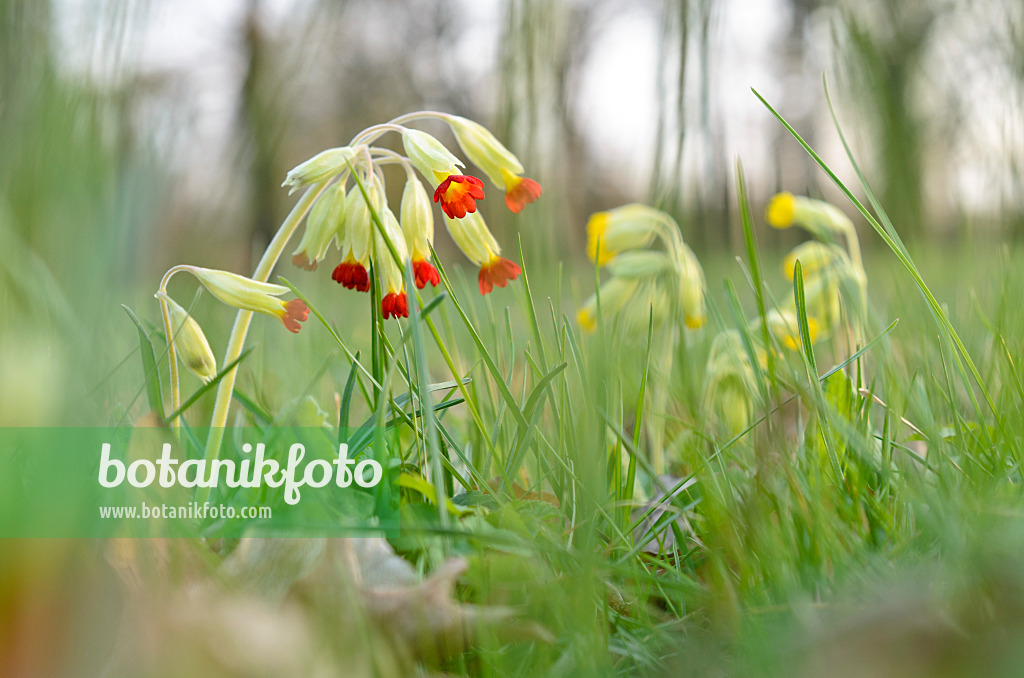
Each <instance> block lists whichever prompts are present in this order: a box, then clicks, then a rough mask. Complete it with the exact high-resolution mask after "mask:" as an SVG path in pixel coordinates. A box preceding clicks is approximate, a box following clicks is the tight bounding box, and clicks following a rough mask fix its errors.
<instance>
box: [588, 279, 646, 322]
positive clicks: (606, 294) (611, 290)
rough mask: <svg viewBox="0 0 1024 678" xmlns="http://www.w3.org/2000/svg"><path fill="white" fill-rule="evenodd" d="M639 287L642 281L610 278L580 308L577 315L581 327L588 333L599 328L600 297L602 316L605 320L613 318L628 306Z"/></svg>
mask: <svg viewBox="0 0 1024 678" xmlns="http://www.w3.org/2000/svg"><path fill="white" fill-rule="evenodd" d="M639 286H640V280H639V279H637V278H617V277H612V278H609V279H608V280H607V281H606V282H604V283H602V284H601V287H599V288H598V291H597V292H596V293H594V294H592V295H590V298H588V299H587V300H586V301H585V302H583V306H581V307H580V310H579V312H578V313H577V314H576V320H577V322H579V324H580V327H582V328H583V329H585V330H588V331H593V330H594V329H595V328H596V327H597V302H598V298H599V297H600V300H601V314H602V315H603V316H604V317H605V318H612V317H614V316H615V315H616V314H618V312H619V311H621V310H622V309H623V308H624V307H625V306H626V304H627V303H628V302H629V301H630V298H631V297H632V296H633V294H634V293H635V292H636V290H637V288H638V287H639Z"/></svg>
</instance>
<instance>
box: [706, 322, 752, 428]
mask: <svg viewBox="0 0 1024 678" xmlns="http://www.w3.org/2000/svg"><path fill="white" fill-rule="evenodd" d="M758 400H759V398H758V391H757V380H756V376H755V374H754V369H753V367H752V366H751V364H750V357H749V355H748V354H747V351H746V349H745V348H744V346H743V340H742V338H741V337H740V333H739V332H738V331H737V330H726V331H724V332H722V333H721V334H719V335H718V336H717V337H715V341H714V343H713V344H712V345H711V352H710V353H709V354H708V362H707V369H706V370H705V377H704V389H703V394H702V396H701V410H702V411H703V412H705V413H707V414H709V415H710V416H711V417H712V418H713V419H714V420H715V421H716V422H718V423H719V424H720V425H722V426H723V427H724V429H725V431H726V432H727V433H728V434H729V435H730V436H735V435H737V434H739V433H741V432H743V431H744V430H746V428H747V427H748V426H749V425H750V422H751V421H752V420H753V418H754V407H755V405H756V404H757V402H758Z"/></svg>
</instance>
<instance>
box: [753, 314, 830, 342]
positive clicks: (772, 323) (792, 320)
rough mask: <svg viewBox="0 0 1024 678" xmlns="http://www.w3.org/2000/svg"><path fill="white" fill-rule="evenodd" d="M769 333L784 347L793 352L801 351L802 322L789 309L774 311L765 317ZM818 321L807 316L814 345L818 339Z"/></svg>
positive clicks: (809, 332) (808, 329)
mask: <svg viewBox="0 0 1024 678" xmlns="http://www.w3.org/2000/svg"><path fill="white" fill-rule="evenodd" d="M765 324H766V325H768V331H769V332H771V334H772V336H773V337H775V339H776V340H777V341H779V342H780V343H781V344H782V345H783V346H785V347H786V348H788V349H789V350H791V351H798V350H799V349H800V343H801V339H800V322H799V320H798V319H797V315H796V312H795V311H792V310H789V309H774V308H773V309H772V310H770V311H768V313H767V314H766V315H765ZM818 327H819V326H818V321H817V319H816V318H814V317H813V316H807V333H808V335H809V338H810V340H811V343H812V344H813V343H814V342H815V341H817V339H818Z"/></svg>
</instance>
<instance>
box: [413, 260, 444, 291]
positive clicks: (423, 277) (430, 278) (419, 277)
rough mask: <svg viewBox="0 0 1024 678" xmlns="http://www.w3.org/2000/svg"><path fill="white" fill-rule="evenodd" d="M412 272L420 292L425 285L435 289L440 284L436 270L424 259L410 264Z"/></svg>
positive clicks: (439, 277)
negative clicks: (428, 284)
mask: <svg viewBox="0 0 1024 678" xmlns="http://www.w3.org/2000/svg"><path fill="white" fill-rule="evenodd" d="M412 271H413V273H414V274H416V287H417V288H419V289H421V290H422V289H423V288H424V287H426V286H427V283H430V284H431V286H433V287H437V285H438V283H440V282H441V276H440V275H438V273H437V269H436V268H434V267H433V265H432V264H431V263H430V262H429V261H427V260H426V259H420V260H419V261H414V262H412Z"/></svg>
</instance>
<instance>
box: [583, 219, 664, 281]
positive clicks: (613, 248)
mask: <svg viewBox="0 0 1024 678" xmlns="http://www.w3.org/2000/svg"><path fill="white" fill-rule="evenodd" d="M661 219H662V213H661V212H659V211H658V210H656V209H654V208H653V207H648V206H647V205H641V204H639V203H633V204H630V205H623V206H622V207H617V208H615V209H613V210H608V211H607V212H597V213H595V214H593V215H592V216H591V217H590V220H589V221H588V222H587V256H589V257H590V259H591V260H592V261H596V262H597V263H598V265H600V266H604V265H605V264H607V263H608V262H609V261H611V259H612V257H614V256H615V255H616V254H618V253H619V252H621V251H623V250H632V249H640V248H644V247H649V246H650V245H651V243H652V242H654V238H655V237H656V236H657V234H658V233H659V231H660V230H662V229H663V225H662V221H661Z"/></svg>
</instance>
